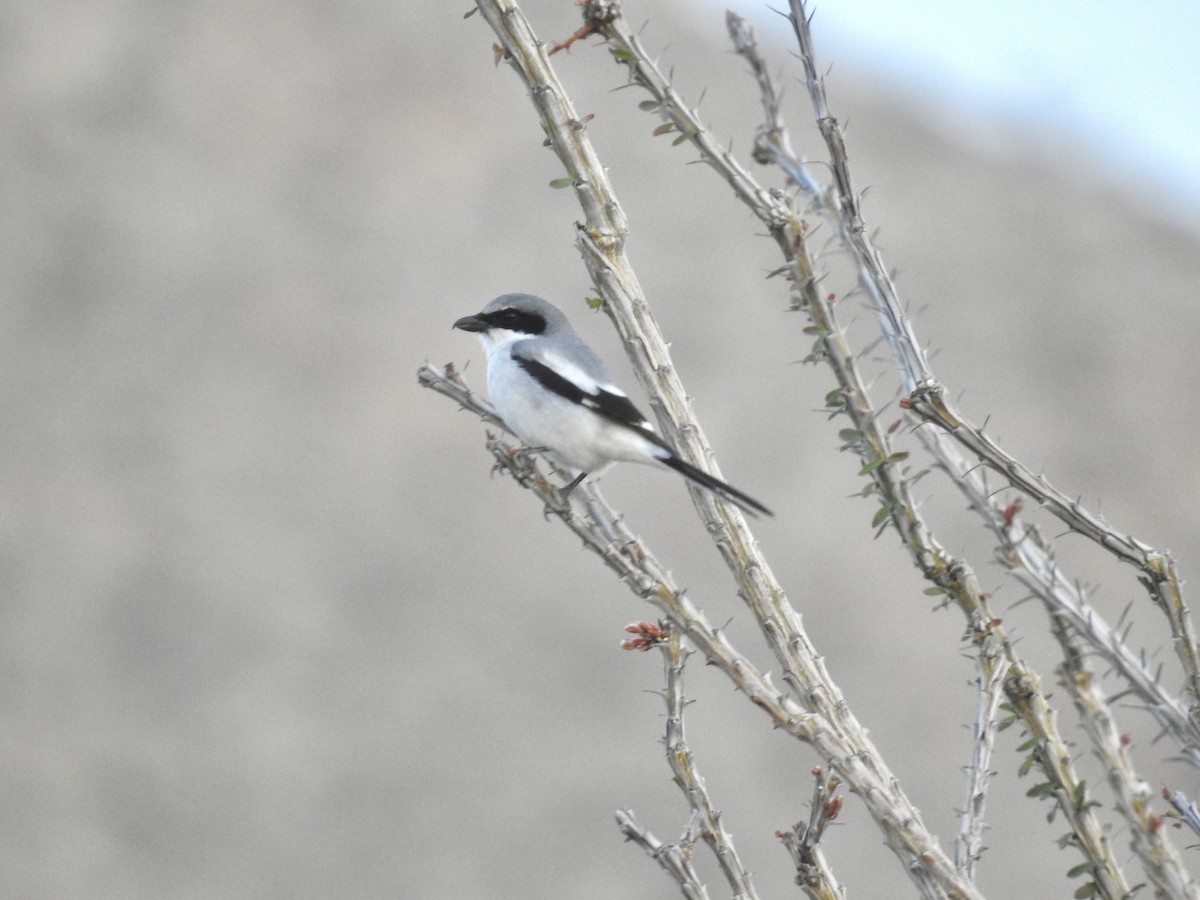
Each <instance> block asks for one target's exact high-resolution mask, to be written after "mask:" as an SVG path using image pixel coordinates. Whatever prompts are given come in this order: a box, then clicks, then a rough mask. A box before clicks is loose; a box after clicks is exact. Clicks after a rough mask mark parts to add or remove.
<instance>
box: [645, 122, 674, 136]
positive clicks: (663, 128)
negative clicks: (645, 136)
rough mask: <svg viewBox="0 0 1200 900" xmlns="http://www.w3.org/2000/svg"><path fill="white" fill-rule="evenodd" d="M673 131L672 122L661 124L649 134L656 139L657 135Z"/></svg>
mask: <svg viewBox="0 0 1200 900" xmlns="http://www.w3.org/2000/svg"><path fill="white" fill-rule="evenodd" d="M674 130H675V123H674V122H663V123H662V124H661V125H659V126H658V127H657V128H655V129H654V130H653V131H652V132H650V134H651V135H653V136H654V137H658V136H659V135H663V134H670V133H671V132H672V131H674Z"/></svg>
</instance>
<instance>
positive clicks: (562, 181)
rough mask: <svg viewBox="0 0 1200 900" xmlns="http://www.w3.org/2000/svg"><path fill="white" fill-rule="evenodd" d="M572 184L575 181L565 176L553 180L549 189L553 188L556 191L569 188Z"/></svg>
mask: <svg viewBox="0 0 1200 900" xmlns="http://www.w3.org/2000/svg"><path fill="white" fill-rule="evenodd" d="M574 183H575V179H574V178H572V177H571V176H570V175H567V176H565V177H563V178H555V179H554V180H553V181H552V182H550V187H552V188H554V189H555V190H558V189H559V188H565V187H570V186H571V185H573V184H574Z"/></svg>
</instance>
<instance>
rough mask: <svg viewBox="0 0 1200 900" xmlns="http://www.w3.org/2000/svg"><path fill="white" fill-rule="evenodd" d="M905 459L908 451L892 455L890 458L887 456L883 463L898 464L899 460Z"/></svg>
mask: <svg viewBox="0 0 1200 900" xmlns="http://www.w3.org/2000/svg"><path fill="white" fill-rule="evenodd" d="M905 459H908V451H907V450H901V451H900V452H898V453H893V454H892V455H891V456H889V457H888V458H887V459H885V460H884V462H890V463H893V462H900V461H901V460H905Z"/></svg>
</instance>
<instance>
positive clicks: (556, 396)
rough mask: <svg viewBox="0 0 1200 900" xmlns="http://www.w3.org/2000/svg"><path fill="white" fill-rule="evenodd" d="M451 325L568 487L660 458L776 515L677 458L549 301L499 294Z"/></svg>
mask: <svg viewBox="0 0 1200 900" xmlns="http://www.w3.org/2000/svg"><path fill="white" fill-rule="evenodd" d="M454 327H455V328H461V329H462V330H463V331H470V332H474V333H476V334H478V335H479V339H480V340H481V341H482V342H483V348H484V350H485V351H486V352H487V359H488V362H487V366H488V369H487V383H488V392H489V393H490V394H491V398H492V405H493V406H495V407H496V412H498V413H499V414H500V416H501V418H503V419H504V422H505V424H506V425H508V427H509V429H510V430H511V431H512V432H513V433H514V434H515V435H516V436H517V437H519V438H520V439H521V440H522V441H523V442H524V443H525V444H527V445H528V446H530V447H532V448H536V449H540V450H546V451H549V452H550V453H552V454H553V456H554V459H555V462H557V463H558V464H559V465H561V466H562V467H563V468H565V469H568V470H570V471H572V472H576V473H578V475H577V477H576V478H575V480H574V481H572V482H571V483H570V484H569V485H567V487H566V489H565V490H566V491H567V492H569V491H570V490H571V489H573V488H574V487H575V486H576V485H578V484H579V483H580V482H581V481H582V480H583V479H584V478H585V477H586V476H587V475H589V474H599V472H600V471H602V470H603V469H605V468H606V467H608V466H609V465H611V464H612V463H615V462H640V463H650V464H661V465H664V466H666V467H667V468H670V469H674V470H675V471H676V472H678V473H679V474H681V475H683V476H684V477H685V478H688V479H690V480H692V481H693V482H695V483H696V484H698V485H700V487H702V488H705V489H706V490H709V491H712V492H713V493H714V494H716V495H717V496H718V497H721V498H723V499H725V500H728V501H729V502H731V503H734V504H736V505H737V506H739V507H741V508H742V509H743V510H745V511H747V512H750V513H764V514H766V515H768V516H770V515H774V514H773V513H772V512H771V511H770V510H769V509H767V508H766V507H765V506H763V505H762V504H761V503H759V502H758V501H757V500H755V499H754V498H752V497H750V496H748V495H746V494H744V493H742V492H741V491H739V490H738V489H737V488H734V487H731V486H729V485H728V484H726V483H725V482H723V481H721V480H720V479H717V478H714V477H713V476H711V475H709V474H708V473H707V472H702V471H701V470H700V469H697V468H696V467H695V466H693V465H691V464H690V463H687V462H684V461H683V460H682V459H680V458H679V457H678V455H676V453H675V451H674V450H672V449H671V447H670V446H669V445H668V444H667V442H666V441H664V440H663V439H662V438H661V437H659V436H658V435H657V434H656V433H655V431H654V426H652V425H651V424H650V423H649V422H648V421H646V417H645V416H643V415H642V414H641V413H640V412H638V410H637V407H635V406H634V405H633V403H632V402H631V401H630V399H629V397H627V396H626V395H625V393H624V392H623V391H622V390H621V389H620V388H618V387H616V386H615V385H614V384H613V381H612V378H611V376H610V375H609V374H608V369H607V368H605V366H604V363H603V362H602V361H601V359H600V357H599V356H597V355H596V354H595V352H594V351H593V350H592V348H591V347H589V346H588V345H587V344H585V343H584V342H583V341H582V339H580V337H579V335H577V334H576V333H575V330H574V329H573V328H572V327H571V323H570V322H568V321H567V317H566V316H565V315H563V314H562V312H561V311H559V309H558V308H557V307H555V306H554V305H553V304H551V303H548V302H547V301H545V300H543V299H542V298H541V297H534V296H533V295H532V294H504V295H503V296H500V297H497V298H496V299H495V300H493V301H492V302H491V303H489V304H488V305H487V306H485V307H484V308H483V311H482V312H479V313H476V314H475V315H473V316H464V317H463V318H461V319H459V320H458V321H457V322H455V323H454Z"/></svg>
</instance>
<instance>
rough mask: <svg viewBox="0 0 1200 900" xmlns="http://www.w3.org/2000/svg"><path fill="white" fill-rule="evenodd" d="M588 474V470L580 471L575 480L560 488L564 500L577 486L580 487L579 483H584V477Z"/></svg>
mask: <svg viewBox="0 0 1200 900" xmlns="http://www.w3.org/2000/svg"><path fill="white" fill-rule="evenodd" d="M587 475H588V473H587V472H580V473H579V474H578V475H576V476H575V478H574V480H573V481H572V482H571V483H570V484H568V485H567V486H566V487H563V488H559V491H558V492H559V493H560V494H562V496H563V499H564V500H565V499H566V498H567V497H568V496H570V494H571V491H573V490H575V488H577V487H579V485H580V484H582V483H583V479H585V478H587Z"/></svg>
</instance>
